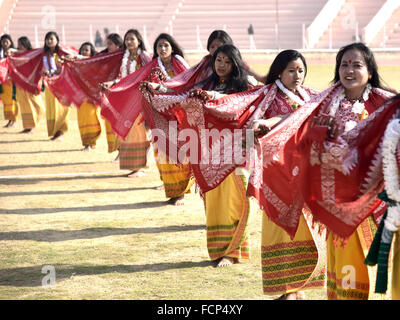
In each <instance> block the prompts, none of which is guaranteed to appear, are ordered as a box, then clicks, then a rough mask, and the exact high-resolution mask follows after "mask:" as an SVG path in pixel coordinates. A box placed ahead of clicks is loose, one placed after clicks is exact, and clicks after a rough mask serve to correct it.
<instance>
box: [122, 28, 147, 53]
mask: <svg viewBox="0 0 400 320" xmlns="http://www.w3.org/2000/svg"><path fill="white" fill-rule="evenodd" d="M130 33H133V34H134V35H135V36H136V38H137V39H138V41H139V48H140V49H142V51H146V46H145V44H144V42H143V37H142V35H141V34H140V32H139V31H138V30H136V29H129V30H128V31H127V32H125V36H124V42H123V46H124V49H126V44H125V40H126V38H127V36H128V34H130Z"/></svg>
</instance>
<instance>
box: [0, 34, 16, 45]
mask: <svg viewBox="0 0 400 320" xmlns="http://www.w3.org/2000/svg"><path fill="white" fill-rule="evenodd" d="M4 39H7V40H10V42H11V45H10V48H14V42H13V41H12V39H11V36H10V35H9V34H3V35H2V36H1V37H0V48H2V49H4V48H3V45H2V44H1V43H2V42H3V40H4Z"/></svg>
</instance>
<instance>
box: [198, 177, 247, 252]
mask: <svg viewBox="0 0 400 320" xmlns="http://www.w3.org/2000/svg"><path fill="white" fill-rule="evenodd" d="M241 171H244V170H241ZM246 174H247V173H246ZM247 182H248V177H247V176H244V175H237V174H236V172H235V171H234V172H232V173H231V174H230V175H229V176H227V177H226V178H225V180H224V181H223V182H222V183H221V184H220V185H219V186H218V187H216V188H215V189H212V190H210V191H208V192H206V193H205V195H204V203H205V210H206V227H207V249H208V254H209V256H210V258H211V260H216V259H219V258H222V257H224V256H225V257H231V258H242V259H249V239H248V232H247V223H248V220H249V216H250V212H251V209H252V205H251V200H250V199H249V198H248V197H247V196H246V190H247Z"/></svg>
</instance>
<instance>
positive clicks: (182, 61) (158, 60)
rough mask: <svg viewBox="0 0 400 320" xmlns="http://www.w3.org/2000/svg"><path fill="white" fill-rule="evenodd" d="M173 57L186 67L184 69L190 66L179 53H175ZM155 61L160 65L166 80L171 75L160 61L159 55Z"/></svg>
mask: <svg viewBox="0 0 400 320" xmlns="http://www.w3.org/2000/svg"><path fill="white" fill-rule="evenodd" d="M174 57H175V58H176V59H178V60H179V61H180V62H181V63H182V64H183V65H184V66H185V67H186V69H189V68H190V66H189V65H188V63H187V62H186V61H185V59H183V58H182V57H181V56H180V55H178V54H175V55H174ZM157 63H158V66H159V67H160V69H161V71H162V73H164V75H165V77H166V78H167V80H169V79H171V77H170V76H169V74H168V72H167V70H166V69H165V67H164V64H163V63H162V61H161V58H160V56H159V57H158V58H157Z"/></svg>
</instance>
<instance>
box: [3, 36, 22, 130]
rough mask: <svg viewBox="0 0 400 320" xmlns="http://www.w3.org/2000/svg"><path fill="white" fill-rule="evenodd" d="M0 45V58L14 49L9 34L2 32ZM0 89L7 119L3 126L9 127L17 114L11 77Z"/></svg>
mask: <svg viewBox="0 0 400 320" xmlns="http://www.w3.org/2000/svg"><path fill="white" fill-rule="evenodd" d="M0 46H1V52H0V59H3V58H5V57H7V56H8V55H9V54H10V53H11V51H12V49H14V42H13V41H12V38H11V36H10V35H9V34H3V35H2V36H1V37H0ZM0 89H1V90H0V99H1V100H2V102H3V108H4V119H5V120H8V122H7V124H6V125H5V126H4V128H11V127H13V126H14V125H15V122H16V121H17V116H18V105H17V103H16V101H15V87H14V84H13V82H12V81H11V79H8V80H7V81H6V82H4V83H2V84H1V86H0Z"/></svg>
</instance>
